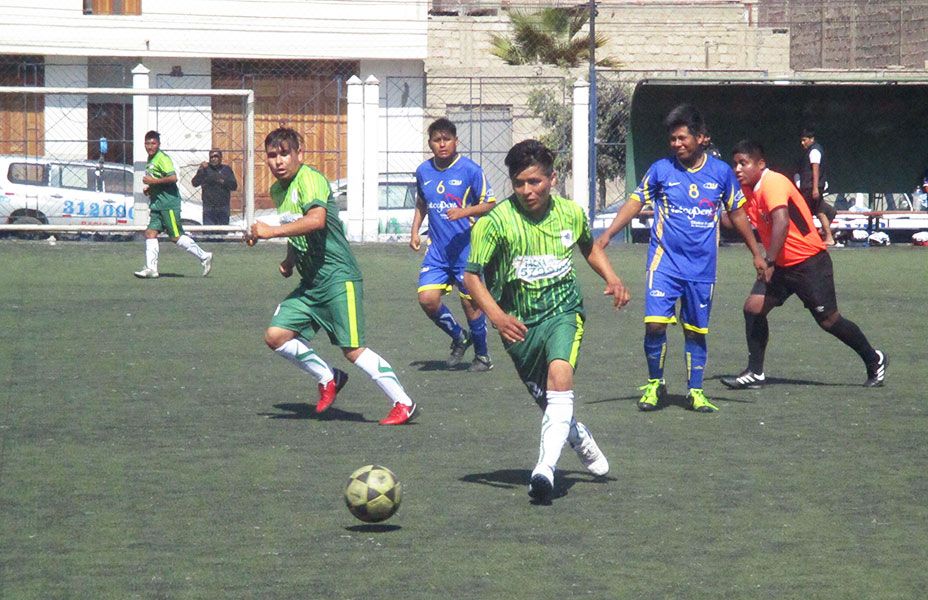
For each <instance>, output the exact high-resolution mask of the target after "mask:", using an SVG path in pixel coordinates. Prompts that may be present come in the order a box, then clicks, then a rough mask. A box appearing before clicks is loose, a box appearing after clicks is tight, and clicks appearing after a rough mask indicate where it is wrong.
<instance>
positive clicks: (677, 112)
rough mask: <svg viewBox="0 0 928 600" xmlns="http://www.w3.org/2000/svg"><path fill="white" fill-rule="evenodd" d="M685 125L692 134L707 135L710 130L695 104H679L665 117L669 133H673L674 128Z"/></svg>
mask: <svg viewBox="0 0 928 600" xmlns="http://www.w3.org/2000/svg"><path fill="white" fill-rule="evenodd" d="M684 126H685V127H686V128H687V129H689V130H690V134H692V135H705V134H706V133H707V132H708V131H709V129H708V128H707V127H706V122H705V121H704V120H703V118H702V114H701V113H700V112H699V111H698V110H696V108H695V107H694V106H692V105H690V104H678V105H677V106H675V107H674V108H673V110H671V111H670V112H669V113H667V116H666V117H665V118H664V128H665V129H666V130H667V133H671V132H673V130H674V129H677V128H678V127H684Z"/></svg>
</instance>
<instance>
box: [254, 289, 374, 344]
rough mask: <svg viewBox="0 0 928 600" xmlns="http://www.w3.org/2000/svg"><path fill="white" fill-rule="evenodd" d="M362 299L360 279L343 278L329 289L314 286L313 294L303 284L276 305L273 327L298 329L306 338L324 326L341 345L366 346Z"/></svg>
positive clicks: (333, 340) (334, 342)
mask: <svg viewBox="0 0 928 600" xmlns="http://www.w3.org/2000/svg"><path fill="white" fill-rule="evenodd" d="M320 297H322V298H323V299H322V300H319V299H318V298H320ZM363 301H364V289H363V284H362V282H360V281H341V282H338V283H335V284H332V286H331V289H329V290H318V289H313V290H312V295H310V294H309V292H308V291H307V290H306V288H304V287H303V286H300V287H298V288H297V289H295V290H293V291H292V292H291V293H290V295H289V296H287V297H286V298H285V299H284V301H283V302H281V303H280V304H278V305H277V310H276V311H274V316H273V317H272V318H271V327H280V328H281V329H289V330H290V331H295V332H297V333H299V334H300V335H301V336H302V337H304V338H306V339H307V340H311V339H312V338H313V337H314V336H315V335H316V332H317V331H319V328H320V327H321V328H322V329H325V331H326V333H328V334H329V340H330V341H331V342H332V343H333V344H335V345H336V346H338V347H339V348H360V347H361V346H363V345H364V310H363V309H362V305H363Z"/></svg>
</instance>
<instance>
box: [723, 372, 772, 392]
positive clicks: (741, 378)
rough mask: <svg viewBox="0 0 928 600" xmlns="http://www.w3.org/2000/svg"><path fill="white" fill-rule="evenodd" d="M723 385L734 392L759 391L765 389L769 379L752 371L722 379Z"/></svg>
mask: <svg viewBox="0 0 928 600" xmlns="http://www.w3.org/2000/svg"><path fill="white" fill-rule="evenodd" d="M721 381H722V384H723V385H725V386H728V387H730V388H731V389H733V390H759V389H760V388H762V387H764V383H766V381H767V377H766V376H765V375H764V374H763V373H755V372H754V371H752V370H751V369H745V370H744V371H741V373H740V374H739V375H735V376H734V377H722V379H721Z"/></svg>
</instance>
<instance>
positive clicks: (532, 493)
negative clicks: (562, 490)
mask: <svg viewBox="0 0 928 600" xmlns="http://www.w3.org/2000/svg"><path fill="white" fill-rule="evenodd" d="M542 469H544V470H547V469H545V468H544V467H541V466H538V467H535V470H534V471H533V472H532V479H531V481H530V482H529V484H528V495H529V497H531V498H532V499H533V500H536V501H538V502H548V501H549V500H550V499H551V493H552V492H554V473H553V472H551V475H550V476H549V475H547V474H546V473H543V472H542Z"/></svg>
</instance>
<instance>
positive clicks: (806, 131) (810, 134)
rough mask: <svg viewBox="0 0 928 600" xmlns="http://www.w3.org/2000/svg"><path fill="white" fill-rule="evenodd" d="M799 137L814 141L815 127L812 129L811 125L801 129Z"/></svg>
mask: <svg viewBox="0 0 928 600" xmlns="http://www.w3.org/2000/svg"><path fill="white" fill-rule="evenodd" d="M799 137H807V138H812V139H813V140H814V139H815V127H813V126H812V125H806V126H805V127H803V128H802V133H801V134H799Z"/></svg>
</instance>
